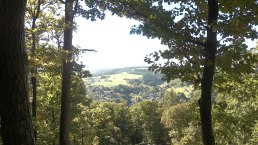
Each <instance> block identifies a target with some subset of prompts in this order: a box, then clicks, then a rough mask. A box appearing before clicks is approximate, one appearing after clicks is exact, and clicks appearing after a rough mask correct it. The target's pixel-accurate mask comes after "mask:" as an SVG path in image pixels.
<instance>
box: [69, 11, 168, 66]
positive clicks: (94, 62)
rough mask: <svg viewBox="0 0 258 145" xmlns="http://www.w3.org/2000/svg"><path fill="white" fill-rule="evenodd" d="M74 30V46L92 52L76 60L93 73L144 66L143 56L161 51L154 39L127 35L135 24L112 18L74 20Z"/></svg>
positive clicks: (135, 22)
mask: <svg viewBox="0 0 258 145" xmlns="http://www.w3.org/2000/svg"><path fill="white" fill-rule="evenodd" d="M76 22H77V23H78V24H79V27H78V30H77V32H76V33H74V40H73V41H74V45H79V46H80V47H81V48H83V49H95V50H96V51H98V52H87V53H86V54H83V57H82V58H81V59H80V60H81V61H82V62H83V63H84V64H85V65H86V67H87V68H88V69H89V70H91V71H94V70H96V69H103V68H119V67H128V66H147V65H148V64H147V63H145V62H144V57H145V56H146V55H147V54H149V53H152V52H154V51H156V50H160V49H164V48H166V46H164V45H161V44H160V41H159V40H158V39H148V38H147V37H145V36H141V35H130V34H129V32H130V28H131V27H132V26H133V25H137V24H139V22H137V21H134V20H130V19H126V18H120V17H117V16H112V15H110V14H108V15H107V16H106V19H104V20H102V21H101V20H98V21H95V22H91V21H86V20H84V19H83V18H77V19H76Z"/></svg>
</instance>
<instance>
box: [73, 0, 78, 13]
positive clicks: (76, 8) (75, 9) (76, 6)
mask: <svg viewBox="0 0 258 145" xmlns="http://www.w3.org/2000/svg"><path fill="white" fill-rule="evenodd" d="M78 6H79V0H75V5H74V8H73V9H74V10H73V16H74V15H75V14H76V13H77V11H78Z"/></svg>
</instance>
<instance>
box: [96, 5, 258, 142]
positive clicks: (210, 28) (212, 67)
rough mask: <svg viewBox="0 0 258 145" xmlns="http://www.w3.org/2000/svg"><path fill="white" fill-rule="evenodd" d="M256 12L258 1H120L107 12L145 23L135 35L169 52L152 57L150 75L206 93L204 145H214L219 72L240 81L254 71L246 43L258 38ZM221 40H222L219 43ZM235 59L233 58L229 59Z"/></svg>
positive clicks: (203, 96)
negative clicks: (185, 83)
mask: <svg viewBox="0 0 258 145" xmlns="http://www.w3.org/2000/svg"><path fill="white" fill-rule="evenodd" d="M100 1H102V0H100ZM102 2H103V1H102ZM103 3H104V2H103ZM171 4H173V5H171ZM256 7H257V2H256V1H255V0H248V1H241V2H240V1H235V2H229V1H223V0H208V1H204V0H191V1H180V0H173V1H172V0H164V1H161V0H154V1H140V0H132V1H127V0H119V1H107V2H106V3H105V6H104V9H109V10H111V11H112V12H113V14H117V15H119V16H126V17H128V18H133V19H136V20H139V21H141V22H142V24H140V25H139V26H138V27H137V26H134V27H133V28H132V30H131V33H132V34H142V35H144V36H147V37H148V38H159V39H160V40H161V43H162V44H164V45H167V46H168V47H169V49H168V50H163V51H161V50H160V51H158V52H154V53H152V54H150V55H149V56H147V57H146V58H145V61H146V62H148V63H149V64H151V65H152V66H151V67H150V70H152V71H155V72H161V73H163V74H165V77H164V79H166V80H167V81H170V80H172V79H175V78H178V77H180V78H181V79H182V80H183V81H190V82H192V83H194V84H195V86H196V88H199V87H200V88H201V90H202V93H201V97H200V100H199V105H200V116H201V126H202V127H201V128H202V136H203V138H202V139H203V143H204V144H205V145H213V144H215V141H214V137H213V133H212V122H211V108H212V102H211V98H212V97H211V96H212V86H213V78H214V75H215V78H216V74H217V73H218V72H228V73H229V74H230V75H234V76H236V74H246V73H251V72H253V71H254V69H253V68H252V67H251V66H252V62H253V56H252V55H251V53H250V51H247V49H246V48H247V45H246V44H245V43H244V41H245V39H252V40H253V39H255V38H257V37H258V35H257V30H256V29H254V28H253V26H255V25H258V21H257V17H253V16H252V14H254V13H257V11H256ZM217 36H219V37H221V40H219V41H218V40H217ZM230 53H231V54H233V56H231V57H227V54H230ZM161 58H163V60H166V62H165V63H164V64H161V63H160V61H159V60H160V59H161ZM216 59H217V62H216V61H215V60H216ZM163 62H164V61H163ZM226 62H229V63H226ZM241 68H245V69H241ZM232 70H234V71H232ZM215 72H216V74H215ZM233 80H235V81H238V79H237V78H233ZM219 83H221V82H219Z"/></svg>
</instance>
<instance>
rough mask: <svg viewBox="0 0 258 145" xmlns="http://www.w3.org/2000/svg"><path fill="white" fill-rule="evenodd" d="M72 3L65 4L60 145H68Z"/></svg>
mask: <svg viewBox="0 0 258 145" xmlns="http://www.w3.org/2000/svg"><path fill="white" fill-rule="evenodd" d="M73 3H74V0H66V2H65V29H64V48H63V49H64V50H65V51H67V52H68V57H67V58H65V59H64V60H63V72H62V96H61V116H60V144H61V145H69V144H70V139H69V126H70V110H71V84H72V82H71V74H72V67H73V66H72V51H73V45H72V39H73V17H74V14H73Z"/></svg>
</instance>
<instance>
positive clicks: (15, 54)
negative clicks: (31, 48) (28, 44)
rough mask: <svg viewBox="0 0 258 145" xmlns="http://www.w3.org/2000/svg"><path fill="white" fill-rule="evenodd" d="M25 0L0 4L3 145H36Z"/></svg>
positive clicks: (3, 1)
mask: <svg viewBox="0 0 258 145" xmlns="http://www.w3.org/2000/svg"><path fill="white" fill-rule="evenodd" d="M25 5H26V0H12V1H10V0H0V29H1V30H0V66H1V75H0V86H1V87H0V117H1V136H2V141H3V144H4V145H34V144H35V141H34V135H33V129H32V121H31V116H30V109H29V101H28V81H27V77H28V76H27V74H28V72H27V63H28V62H27V54H26V50H25V44H24V11H25Z"/></svg>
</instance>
